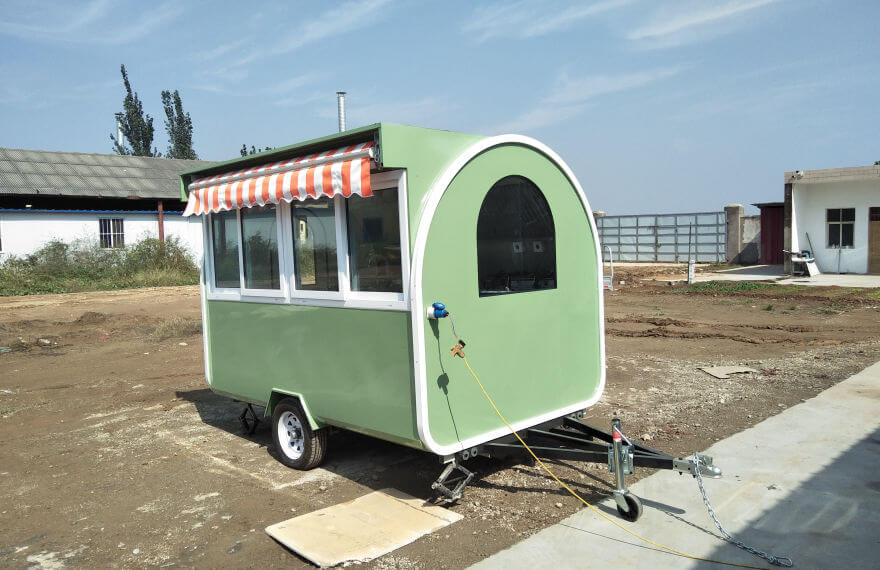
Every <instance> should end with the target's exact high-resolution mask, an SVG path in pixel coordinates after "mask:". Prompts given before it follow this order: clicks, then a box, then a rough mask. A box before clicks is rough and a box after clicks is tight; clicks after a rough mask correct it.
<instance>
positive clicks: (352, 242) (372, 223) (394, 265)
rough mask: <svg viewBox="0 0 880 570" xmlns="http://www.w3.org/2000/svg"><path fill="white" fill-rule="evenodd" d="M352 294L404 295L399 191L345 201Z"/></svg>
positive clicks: (355, 197) (391, 190)
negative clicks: (371, 292)
mask: <svg viewBox="0 0 880 570" xmlns="http://www.w3.org/2000/svg"><path fill="white" fill-rule="evenodd" d="M346 203H347V212H348V215H347V222H348V224H347V225H348V253H349V270H350V272H351V290H352V291H374V292H389V293H402V292H403V272H402V269H401V251H400V214H399V209H398V203H397V189H396V188H388V189H386V190H376V191H375V192H374V193H373V196H371V197H369V198H361V197H360V196H352V197H351V198H348V199H347V200H346Z"/></svg>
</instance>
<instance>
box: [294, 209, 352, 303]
mask: <svg viewBox="0 0 880 570" xmlns="http://www.w3.org/2000/svg"><path fill="white" fill-rule="evenodd" d="M343 200H345V198H344V197H342V196H335V197H334V198H333V223H334V224H335V230H336V270H337V273H338V277H337V281H338V283H339V291H313V290H311V289H297V287H296V259H295V257H294V252H295V250H296V244H295V243H294V235H293V229H294V228H293V203H291V204H289V205H288V208H289V209H290V211H289V212H288V214H287V222H288V223H289V224H290V231H289V232H288V233H287V235H289V236H290V247H291V252H290V273H289V276H288V278H289V280H290V297H291V299H290V300H291V302H292V303H299V302H300V301H304V303H302V304H309V303H308V302H309V301H337V302H342V301H343V300H344V299H345V290H346V285H347V283H348V282H347V281H346V280H347V279H348V268H347V267H345V268H343V265H342V264H343V262H344V260H345V256H346V253H347V252H346V250H347V247H345V246H343V247H340V245H339V244H345V241H344V239H343V240H341V238H340V235H339V232H340V222H339V220H340V217H344V216H345V205H344V203H343ZM306 203H308V202H306ZM343 272H344V273H345V279H343Z"/></svg>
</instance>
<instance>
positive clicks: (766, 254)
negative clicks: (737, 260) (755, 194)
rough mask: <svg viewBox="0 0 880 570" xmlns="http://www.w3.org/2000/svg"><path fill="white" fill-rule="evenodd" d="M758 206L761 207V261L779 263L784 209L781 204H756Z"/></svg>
mask: <svg viewBox="0 0 880 570" xmlns="http://www.w3.org/2000/svg"><path fill="white" fill-rule="evenodd" d="M758 207H759V208H761V263H763V264H764V265H781V264H782V262H783V257H782V248H783V247H784V245H783V241H782V228H783V220H784V212H785V209H784V208H783V205H782V204H758Z"/></svg>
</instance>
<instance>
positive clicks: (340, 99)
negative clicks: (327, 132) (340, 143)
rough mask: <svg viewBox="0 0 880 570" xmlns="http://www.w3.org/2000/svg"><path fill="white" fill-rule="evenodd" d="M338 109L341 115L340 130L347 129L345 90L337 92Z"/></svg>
mask: <svg viewBox="0 0 880 570" xmlns="http://www.w3.org/2000/svg"><path fill="white" fill-rule="evenodd" d="M336 109H337V113H338V115H339V132H340V133H341V132H342V131H344V130H345V91H337V92H336Z"/></svg>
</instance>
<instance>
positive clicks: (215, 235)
mask: <svg viewBox="0 0 880 570" xmlns="http://www.w3.org/2000/svg"><path fill="white" fill-rule="evenodd" d="M236 219H237V216H236V213H235V212H234V211H232V212H220V213H217V214H213V215H212V216H211V244H212V246H213V248H214V252H213V253H214V287H217V288H218V289H222V288H225V289H239V288H240V287H241V281H240V276H239V273H238V228H237V227H236V226H235V224H236Z"/></svg>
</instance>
